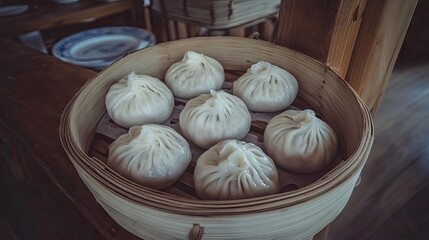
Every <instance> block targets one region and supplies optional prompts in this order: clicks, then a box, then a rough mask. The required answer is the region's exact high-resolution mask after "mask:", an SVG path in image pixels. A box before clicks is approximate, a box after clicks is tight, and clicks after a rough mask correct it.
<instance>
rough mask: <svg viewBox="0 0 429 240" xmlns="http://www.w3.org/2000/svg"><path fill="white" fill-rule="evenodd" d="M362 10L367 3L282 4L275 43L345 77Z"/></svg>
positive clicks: (302, 0)
mask: <svg viewBox="0 0 429 240" xmlns="http://www.w3.org/2000/svg"><path fill="white" fill-rule="evenodd" d="M365 6H366V0H283V1H282V4H281V6H280V13H279V23H278V30H277V37H276V41H275V42H276V43H277V44H280V45H283V46H286V47H289V48H292V49H296V50H298V51H300V52H303V53H305V54H307V55H309V56H311V57H313V58H315V59H317V60H320V61H322V62H326V63H327V64H328V65H329V66H331V68H332V69H333V70H334V71H335V72H337V73H338V74H339V75H340V76H342V77H345V76H346V73H347V69H348V65H349V62H350V57H351V54H352V52H353V47H354V44H355V40H356V36H357V34H358V31H359V27H360V23H361V19H362V13H363V12H364V9H365Z"/></svg>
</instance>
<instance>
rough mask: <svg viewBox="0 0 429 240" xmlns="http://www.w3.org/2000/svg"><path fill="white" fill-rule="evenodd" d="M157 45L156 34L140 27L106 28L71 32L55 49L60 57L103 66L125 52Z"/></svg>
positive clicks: (75, 61) (77, 63) (79, 63)
mask: <svg viewBox="0 0 429 240" xmlns="http://www.w3.org/2000/svg"><path fill="white" fill-rule="evenodd" d="M154 44H155V36H154V35H153V34H152V33H151V32H149V31H147V30H145V29H141V28H136V27H128V26H126V27H123V26H115V27H102V28H95V29H90V30H86V31H82V32H79V33H75V34H73V35H70V36H68V37H66V38H64V39H62V40H60V41H58V42H57V43H55V45H54V47H53V48H52V55H53V56H55V57H56V58H58V59H60V60H62V61H64V62H69V63H72V64H76V65H79V66H83V67H87V68H93V69H103V68H105V67H106V66H108V65H110V64H111V63H112V62H113V61H115V60H116V59H118V58H120V57H121V56H122V55H124V54H126V53H128V52H130V51H135V50H138V49H142V48H145V47H149V46H152V45H154Z"/></svg>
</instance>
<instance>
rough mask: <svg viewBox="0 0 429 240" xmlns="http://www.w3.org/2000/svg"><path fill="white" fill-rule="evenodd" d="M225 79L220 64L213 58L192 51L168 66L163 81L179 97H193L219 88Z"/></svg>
mask: <svg viewBox="0 0 429 240" xmlns="http://www.w3.org/2000/svg"><path fill="white" fill-rule="evenodd" d="M224 81H225V74H224V72H223V67H222V65H221V64H220V63H219V62H218V61H216V60H215V59H213V58H211V57H208V56H205V55H204V54H200V53H197V52H194V51H188V52H186V54H185V56H184V57H183V59H182V61H180V62H177V63H174V64H173V65H171V66H170V68H169V69H168V71H167V73H166V74H165V83H166V84H167V86H168V87H169V88H170V89H171V91H172V92H173V95H174V96H176V97H180V98H187V99H189V98H193V97H196V96H199V95H201V94H203V93H209V92H210V90H219V89H221V88H222V85H223V83H224Z"/></svg>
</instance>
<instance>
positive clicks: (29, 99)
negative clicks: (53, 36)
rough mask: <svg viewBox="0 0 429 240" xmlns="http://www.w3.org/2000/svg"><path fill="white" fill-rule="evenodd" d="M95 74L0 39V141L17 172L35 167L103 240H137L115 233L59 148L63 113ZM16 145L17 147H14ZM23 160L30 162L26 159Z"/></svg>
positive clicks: (119, 230)
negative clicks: (42, 172) (98, 232)
mask: <svg viewBox="0 0 429 240" xmlns="http://www.w3.org/2000/svg"><path fill="white" fill-rule="evenodd" d="M94 75H95V72H94V71H91V70H88V69H84V68H82V67H78V66H75V65H71V64H68V63H64V62H61V61H60V60H57V59H55V58H53V57H51V56H49V55H45V54H42V53H40V52H37V51H35V50H32V49H30V48H27V47H25V46H23V45H20V44H17V43H14V42H12V41H8V40H1V39H0V133H1V134H0V138H1V140H3V141H4V142H6V144H7V148H8V151H9V152H11V155H13V156H27V157H26V158H22V159H8V160H9V161H14V163H13V164H18V165H19V166H17V167H20V168H22V169H21V170H22V171H21V172H23V173H26V172H27V173H28V172H31V169H26V168H28V167H29V166H32V165H34V164H39V165H40V166H41V167H42V168H43V170H44V172H45V173H46V174H47V175H48V176H49V178H50V179H51V180H52V181H53V182H54V183H55V184H56V185H57V187H58V188H59V189H60V190H61V191H62V192H63V193H64V194H65V195H66V196H67V197H68V199H70V201H71V202H72V203H73V204H74V205H75V206H76V207H77V209H79V210H80V211H81V212H82V213H83V214H84V215H85V216H86V217H87V218H88V220H89V221H90V222H91V223H92V225H93V226H94V227H95V228H96V229H98V231H100V233H101V234H102V235H103V236H105V237H106V238H108V239H113V238H115V239H137V237H135V236H134V235H132V234H131V233H129V232H127V231H126V230H124V229H123V228H122V227H120V226H119V225H118V224H117V223H116V222H115V221H114V220H113V219H112V218H110V216H108V215H107V213H106V212H105V211H104V210H103V208H102V207H101V206H100V205H99V204H98V203H97V202H96V200H95V199H94V197H93V196H92V194H91V192H90V191H89V190H88V189H87V188H86V186H85V185H84V183H83V182H82V181H81V179H80V177H79V176H78V174H77V172H76V171H75V169H74V167H73V165H72V163H71V162H70V160H69V158H68V157H67V155H66V153H65V152H64V150H63V147H62V145H61V143H60V139H59V134H58V131H59V130H58V128H59V122H60V117H61V114H62V111H63V109H64V107H65V106H66V104H67V103H68V101H69V100H70V99H71V97H72V96H73V95H74V94H76V92H77V91H78V90H79V89H80V88H81V86H83V84H84V83H85V82H86V81H87V80H89V79H90V78H91V77H93V76H94ZM16 139H21V140H22V141H16ZM28 156H32V157H30V158H28Z"/></svg>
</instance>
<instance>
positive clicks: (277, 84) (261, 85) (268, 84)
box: [233, 61, 298, 112]
mask: <svg viewBox="0 0 429 240" xmlns="http://www.w3.org/2000/svg"><path fill="white" fill-rule="evenodd" d="M233 93H234V95H236V96H238V97H239V98H241V99H242V100H243V101H244V103H246V105H247V107H248V108H249V109H250V110H252V111H256V112H276V111H280V110H283V109H286V108H287V107H289V106H290V105H291V103H292V102H293V100H295V97H296V95H297V93H298V82H297V81H296V79H295V77H294V76H293V75H292V74H290V73H289V72H287V71H286V70H284V69H282V68H279V67H277V66H274V65H272V64H270V63H269V62H264V61H260V62H258V63H256V64H253V65H252V66H251V67H250V68H249V69H247V72H246V73H245V74H243V75H242V76H241V77H240V78H238V80H237V81H235V82H234V85H233Z"/></svg>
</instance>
